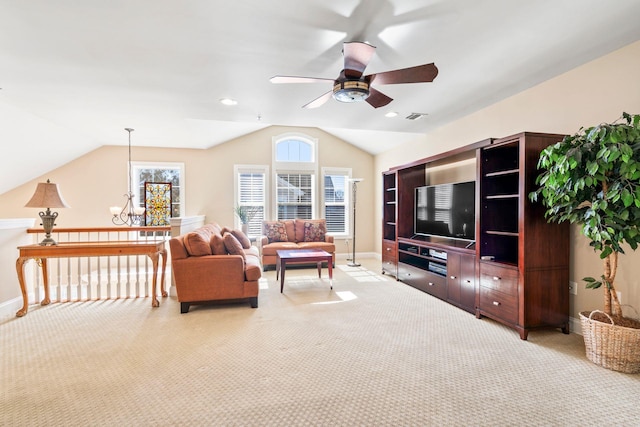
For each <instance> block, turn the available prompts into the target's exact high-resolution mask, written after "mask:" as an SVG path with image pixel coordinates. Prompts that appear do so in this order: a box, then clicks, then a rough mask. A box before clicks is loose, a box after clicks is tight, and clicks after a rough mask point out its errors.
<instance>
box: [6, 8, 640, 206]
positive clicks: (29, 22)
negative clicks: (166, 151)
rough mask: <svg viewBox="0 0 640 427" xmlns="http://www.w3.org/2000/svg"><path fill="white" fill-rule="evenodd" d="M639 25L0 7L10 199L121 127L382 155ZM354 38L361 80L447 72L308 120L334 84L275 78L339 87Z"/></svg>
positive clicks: (544, 12)
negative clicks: (228, 102)
mask: <svg viewBox="0 0 640 427" xmlns="http://www.w3.org/2000/svg"><path fill="white" fill-rule="evenodd" d="M639 22H640V2H639V1H638V0H615V1H609V2H605V1H602V0H535V1H532V0H304V1H301V0H270V1H267V0H233V1H231V0H181V1H177V0H146V1H145V0H109V1H105V0H57V1H51V0H29V1H19V0H0V88H2V90H0V140H1V141H2V145H3V153H4V154H5V155H4V156H2V158H1V159H2V160H0V162H2V177H3V179H2V180H0V194H1V193H3V192H5V191H7V190H9V189H11V188H13V187H15V186H17V185H20V184H22V183H24V182H26V181H28V180H29V179H32V178H34V177H37V176H39V175H41V174H42V173H45V172H47V171H49V170H51V169H53V168H55V167H57V166H59V165H62V164H64V163H66V162H68V161H70V160H72V159H73V158H75V157H77V156H79V155H82V154H84V153H86V152H89V151H91V150H93V149H95V148H97V147H100V146H102V145H126V143H127V133H126V132H125V131H124V130H123V128H124V127H133V128H135V129H136V132H135V133H133V134H132V140H133V144H134V145H137V146H158V147H190V148H203V149H204V148H208V147H211V146H214V145H216V144H219V143H222V142H225V141H228V140H229V139H232V138H235V137H238V136H242V135H244V134H247V133H250V132H253V131H256V130H258V129H261V128H263V127H265V126H269V125H290V126H310V127H319V128H321V129H324V130H325V131H327V132H330V133H332V134H334V135H336V136H338V137H340V138H342V139H344V140H346V141H348V142H350V143H352V144H354V145H356V146H358V147H360V148H362V149H364V150H367V151H369V152H370V153H372V154H377V153H380V152H383V151H385V150H388V149H390V148H392V147H393V146H394V145H397V144H399V143H402V142H404V141H407V140H410V139H414V138H416V136H417V135H419V134H424V133H426V132H428V131H430V130H432V129H434V128H437V127H439V126H442V125H443V124H445V123H447V122H450V121H452V120H454V119H457V118H459V117H462V116H464V115H467V114H469V113H471V112H474V111H476V110H478V109H481V108H483V107H485V106H487V105H490V104H492V103H494V102H496V101H498V100H501V99H504V98H506V97H508V96H511V95H513V94H515V93H517V92H519V91H522V90H524V89H526V88H529V87H531V86H534V85H536V84H538V83H540V82H542V81H544V80H547V79H549V78H552V77H554V76H556V75H558V74H561V73H563V72H566V71H568V70H570V69H572V68H574V67H576V66H579V65H581V64H583V63H586V62H588V61H590V60H592V59H595V58H597V57H599V56H602V55H604V54H606V53H608V52H611V51H613V50H615V49H618V48H620V47H623V46H625V45H627V44H629V43H631V42H634V41H636V40H640V24H639ZM354 40H358V41H367V42H369V43H371V44H373V45H374V46H376V47H377V50H376V54H375V55H374V57H373V59H372V60H371V62H370V64H369V66H368V67H367V70H366V72H365V73H366V74H369V73H375V72H381V71H388V70H392V69H397V68H405V67H410V66H414V65H420V64H424V63H429V62H435V64H436V65H437V67H438V68H439V75H438V77H437V78H436V79H435V80H434V81H433V82H432V83H423V84H411V85H386V86H379V87H377V89H378V90H380V91H381V92H383V93H385V94H387V95H388V96H391V97H392V98H394V101H393V102H392V103H391V104H389V105H388V106H386V107H382V108H380V109H374V108H372V107H371V106H370V105H369V104H367V103H358V104H341V103H339V102H337V101H335V100H330V101H329V102H328V103H326V104H325V105H323V106H322V107H320V108H318V109H313V110H307V109H302V108H301V106H302V105H304V104H306V103H307V102H309V101H311V100H313V99H314V98H316V97H318V96H319V95H321V94H322V93H324V92H326V91H327V90H329V89H330V85H329V86H327V85H325V84H323V83H313V84H289V85H286V84H280V85H274V84H272V83H270V82H269V78H270V77H272V76H274V75H276V74H284V75H298V76H312V77H322V78H335V77H337V75H338V73H339V72H340V70H341V68H342V53H341V49H342V43H343V42H345V41H354ZM223 97H231V98H234V99H236V100H237V101H238V105H236V106H233V107H228V106H224V105H222V104H220V103H219V99H220V98H223ZM389 111H396V112H398V113H399V115H398V116H397V117H395V118H386V117H385V116H384V115H385V113H387V112H389ZM410 113H426V114H428V115H427V116H426V117H425V118H423V119H420V120H416V121H410V120H407V119H405V117H406V116H407V115H408V114H410Z"/></svg>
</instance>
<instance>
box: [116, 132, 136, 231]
mask: <svg viewBox="0 0 640 427" xmlns="http://www.w3.org/2000/svg"><path fill="white" fill-rule="evenodd" d="M124 130H126V131H127V132H129V163H128V166H129V192H128V193H127V194H125V195H124V197H125V198H126V202H125V204H124V207H122V208H121V207H120V206H111V208H109V210H110V211H111V215H113V218H111V221H112V222H113V223H114V224H115V225H128V226H130V227H133V226H136V225H140V224H142V222H143V219H144V208H143V207H141V206H136V205H135V203H134V200H133V198H134V195H133V191H132V190H131V186H132V183H133V179H132V176H131V132H133V129H132V128H124Z"/></svg>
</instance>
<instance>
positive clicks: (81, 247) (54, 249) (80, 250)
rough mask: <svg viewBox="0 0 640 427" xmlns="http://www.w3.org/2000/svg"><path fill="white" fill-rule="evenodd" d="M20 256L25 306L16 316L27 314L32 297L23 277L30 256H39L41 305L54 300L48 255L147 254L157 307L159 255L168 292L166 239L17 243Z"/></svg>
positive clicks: (162, 286) (20, 275)
mask: <svg viewBox="0 0 640 427" xmlns="http://www.w3.org/2000/svg"><path fill="white" fill-rule="evenodd" d="M18 250H19V251H20V256H19V258H18V259H17V260H16V270H17V272H18V281H19V282H20V290H21V291H22V304H23V305H22V308H21V309H20V310H18V311H17V312H16V316H17V317H22V316H24V315H25V314H27V310H28V309H29V297H28V295H27V287H26V284H25V281H24V264H25V263H26V262H27V261H28V260H30V259H35V260H39V261H40V262H38V264H39V265H40V266H41V267H42V277H43V283H44V299H43V300H42V302H41V303H40V305H47V304H49V303H50V302H51V300H50V298H49V275H48V273H47V259H49V258H73V257H100V256H127V255H147V256H148V257H149V258H150V259H151V262H152V263H153V280H152V290H151V306H152V307H158V306H159V305H160V302H158V298H157V297H156V288H157V276H158V259H159V257H160V256H162V277H161V279H160V283H161V284H160V291H161V294H162V296H163V297H166V296H167V291H166V290H165V286H164V283H165V280H164V274H165V269H166V266H167V250H166V249H165V247H164V240H149V241H144V240H141V241H137V240H133V241H112V242H64V243H58V244H57V245H53V246H41V245H27V246H18Z"/></svg>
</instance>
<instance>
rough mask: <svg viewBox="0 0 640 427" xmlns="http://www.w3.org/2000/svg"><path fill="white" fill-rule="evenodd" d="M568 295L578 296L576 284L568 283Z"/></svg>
mask: <svg viewBox="0 0 640 427" xmlns="http://www.w3.org/2000/svg"><path fill="white" fill-rule="evenodd" d="M569 293H570V294H572V295H578V284H577V283H576V282H572V281H569Z"/></svg>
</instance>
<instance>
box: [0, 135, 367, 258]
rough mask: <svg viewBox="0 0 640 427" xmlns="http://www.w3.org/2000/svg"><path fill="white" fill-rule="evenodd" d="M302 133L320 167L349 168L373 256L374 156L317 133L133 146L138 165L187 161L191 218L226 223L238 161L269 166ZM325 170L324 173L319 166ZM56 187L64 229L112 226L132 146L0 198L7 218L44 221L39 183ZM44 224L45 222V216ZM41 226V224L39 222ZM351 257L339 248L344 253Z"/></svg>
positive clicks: (104, 152)
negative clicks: (277, 144) (203, 145)
mask: <svg viewBox="0 0 640 427" xmlns="http://www.w3.org/2000/svg"><path fill="white" fill-rule="evenodd" d="M287 132H300V133H304V134H306V135H309V136H311V137H313V138H317V139H318V144H319V147H318V158H319V167H350V168H352V169H353V172H352V173H353V176H354V177H363V178H365V181H364V182H362V183H361V184H360V185H359V186H358V207H361V209H359V210H358V218H357V221H358V222H357V226H358V236H357V237H358V238H357V248H356V249H357V250H358V251H359V252H372V251H373V250H374V246H375V244H374V240H373V229H374V223H373V220H374V218H373V214H372V210H371V209H370V208H366V209H365V207H369V206H372V205H373V203H374V198H375V196H374V194H375V193H376V191H374V179H373V177H374V173H373V170H374V169H373V162H374V159H373V156H371V155H370V154H368V153H366V152H364V151H362V150H360V149H358V148H356V147H354V146H353V145H351V144H347V143H345V142H344V141H342V140H341V139H338V138H336V137H334V136H332V135H330V134H327V133H326V132H323V131H321V130H319V129H316V128H291V127H277V126H274V127H269V128H266V129H263V130H260V131H258V132H255V133H253V134H250V135H247V136H244V137H242V138H238V139H235V140H232V141H229V142H227V143H224V144H220V145H217V146H215V147H212V148H210V149H207V150H195V149H177V148H176V149H166V148H145V147H135V142H134V147H133V148H132V160H133V161H146V162H154V161H158V162H183V163H184V164H185V185H186V188H185V193H184V196H185V206H186V212H185V215H186V216H192V215H205V216H206V218H207V219H208V220H214V221H217V222H219V223H220V224H223V225H233V223H234V214H233V203H234V198H233V188H234V179H233V166H234V164H244V165H246V164H256V165H268V166H269V168H270V171H273V169H272V168H271V146H272V137H273V136H277V135H280V134H282V133H287ZM318 172H319V173H320V169H318ZM46 179H51V181H52V182H56V183H57V184H58V185H59V187H60V190H61V192H62V195H63V197H64V198H65V200H66V202H67V203H68V204H69V205H70V206H71V208H70V209H59V210H58V213H59V217H58V219H57V221H56V223H57V226H59V227H92V226H110V225H112V224H111V217H110V214H109V206H113V205H122V204H123V202H124V196H123V195H124V193H126V191H127V147H115V146H105V147H101V148H99V149H97V150H94V151H92V152H90V153H88V154H86V155H84V156H82V157H80V158H78V159H76V160H74V161H72V162H70V163H68V164H66V165H64V166H62V167H60V168H58V169H55V170H52V171H51V172H49V173H47V174H45V175H43V176H42V177H40V178H38V179H36V180H34V181H31V182H28V183H26V184H24V185H22V186H20V187H17V188H15V189H13V190H11V191H9V192H7V193H4V194H2V195H0V218H37V214H38V209H31V208H24V207H23V206H24V204H25V203H26V202H27V201H28V200H29V198H30V197H31V195H32V194H33V191H34V189H35V187H36V184H37V182H39V181H44V180H46ZM38 220H39V219H38ZM37 224H39V222H37ZM343 249H344V252H346V245H339V246H338V247H337V251H338V252H342V251H343Z"/></svg>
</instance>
